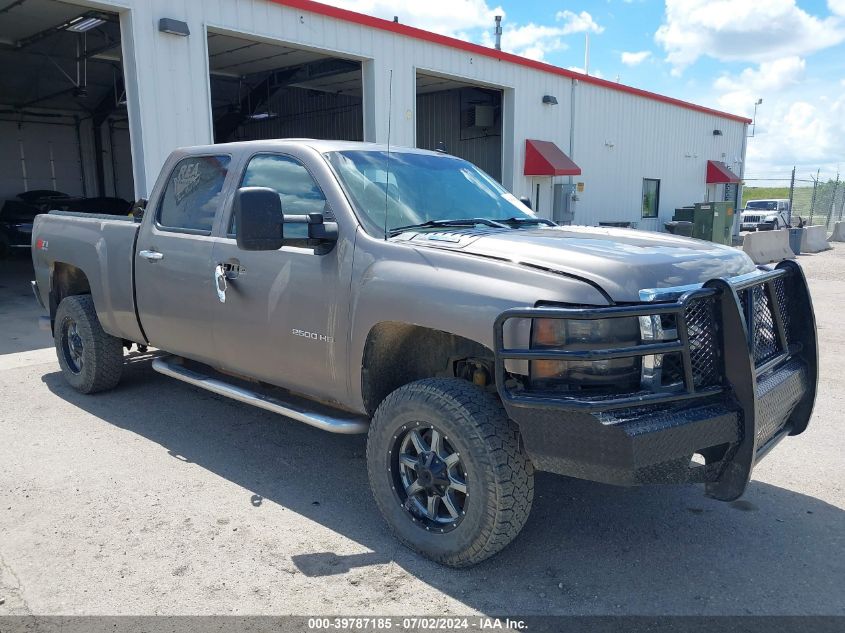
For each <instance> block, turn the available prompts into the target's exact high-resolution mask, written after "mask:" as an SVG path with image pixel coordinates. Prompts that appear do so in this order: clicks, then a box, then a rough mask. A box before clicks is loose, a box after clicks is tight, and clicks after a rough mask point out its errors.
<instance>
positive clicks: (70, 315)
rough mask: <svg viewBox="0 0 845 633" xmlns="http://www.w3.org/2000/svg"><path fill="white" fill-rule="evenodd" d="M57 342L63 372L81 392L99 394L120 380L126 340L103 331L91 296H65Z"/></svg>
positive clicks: (58, 319) (58, 317)
mask: <svg viewBox="0 0 845 633" xmlns="http://www.w3.org/2000/svg"><path fill="white" fill-rule="evenodd" d="M54 342H55V344H56V354H57V356H58V358H59V366H60V367H61V369H62V375H64V377H65V380H67V381H68V383H69V384H70V386H71V387H73V388H74V389H76V390H77V391H80V392H82V393H96V392H97V391H105V390H107V389H111V388H112V387H114V386H115V385H117V383H118V382H120V375H121V373H122V372H123V341H122V340H121V339H119V338H116V337H114V336H111V335H110V334H106V332H104V331H103V327H102V326H101V325H100V320H99V319H98V318H97V312H96V311H95V310H94V301H93V300H92V299H91V296H90V295H77V296H72V297H65V298H64V299H62V302H61V303H60V304H59V308H58V310H56V321H55V326H54Z"/></svg>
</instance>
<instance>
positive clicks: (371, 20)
mask: <svg viewBox="0 0 845 633" xmlns="http://www.w3.org/2000/svg"><path fill="white" fill-rule="evenodd" d="M269 1H270V2H275V3H276V4H281V5H284V6H287V7H291V8H294V9H300V10H302V11H308V12H309V13H317V14H319V15H324V16H326V17H330V18H335V19H338V20H344V21H346V22H353V23H355V24H361V25H363V26H369V27H371V28H374V29H379V30H381V31H389V32H391V33H396V34H398V35H404V36H406V37H412V38H414V39H418V40H424V41H426V42H432V43H434V44H440V45H441V46H448V47H449V48H455V49H458V50H462V51H467V52H468V53H473V54H475V55H483V56H484V57H492V58H493V59H498V60H499V61H504V62H510V63H512V64H517V65H519V66H525V67H526V68H533V69H534V70H540V71H542V72H547V73H551V74H553V75H560V76H561V77H567V78H569V79H577V80H578V81H583V82H584V83H589V84H594V85H596V86H601V87H603V88H607V89H609V90H617V91H619V92H625V93H628V94H632V95H636V96H638V97H642V98H644V99H650V100H652V101H659V102H661V103H668V104H669V105H673V106H677V107H679V108H686V109H687V110H695V111H696V112H703V113H705V114H712V115H714V116H717V117H720V118H723V119H730V120H732V121H739V122H740V123H751V119H749V118H746V117H743V116H739V115H737V114H730V113H728V112H721V111H719V110H714V109H712V108H706V107H704V106H700V105H697V104H695V103H690V102H688V101H682V100H681V99H675V98H674V97H667V96H665V95H661V94H657V93H656V92H649V91H648V90H640V89H639V88H633V87H631V86H626V85H624V84H618V83H616V82H613V81H607V80H606V79H599V78H598V77H593V76H591V75H584V74H582V73H576V72H574V71H571V70H566V69H565V68H560V67H558V66H553V65H551V64H546V63H545V62H538V61H536V60H533V59H528V58H526V57H520V56H519V55H514V54H512V53H505V52H503V51H497V50H496V49H495V48H488V47H486V46H481V45H479V44H473V43H472V42H465V41H464V40H459V39H456V38H454V37H447V36H445V35H439V34H437V33H431V32H430V31H424V30H423V29H418V28H416V27H413V26H408V25H407V24H401V23H398V22H391V21H390V20H384V19H382V18H376V17H373V16H371V15H365V14H363V13H357V12H355V11H350V10H348V9H341V8H339V7H333V6H330V5H327V4H323V3H321V2H314V1H313V0H269Z"/></svg>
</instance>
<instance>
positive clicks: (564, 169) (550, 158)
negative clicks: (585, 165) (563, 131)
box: [523, 139, 581, 176]
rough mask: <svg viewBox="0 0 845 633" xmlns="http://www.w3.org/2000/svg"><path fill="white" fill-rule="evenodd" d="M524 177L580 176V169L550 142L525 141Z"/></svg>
mask: <svg viewBox="0 0 845 633" xmlns="http://www.w3.org/2000/svg"><path fill="white" fill-rule="evenodd" d="M523 173H524V175H526V176H580V175H581V168H580V167H579V166H578V165H576V164H575V162H574V161H573V160H572V159H571V158H569V156H567V155H566V154H564V153H563V150H561V149H560V148H559V147H558V146H557V145H555V144H554V143H552V142H551V141H536V140H532V139H528V140H526V141H525V167H524V169H523Z"/></svg>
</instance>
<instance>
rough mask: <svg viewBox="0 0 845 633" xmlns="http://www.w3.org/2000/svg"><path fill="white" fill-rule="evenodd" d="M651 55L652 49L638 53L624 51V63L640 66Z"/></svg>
mask: <svg viewBox="0 0 845 633" xmlns="http://www.w3.org/2000/svg"><path fill="white" fill-rule="evenodd" d="M650 57H651V51H638V52H636V53H633V52H628V51H624V52H623V53H622V63H623V64H625V65H626V66H638V65H639V64H642V63H643V62H644V61H646V60H647V59H649V58H650Z"/></svg>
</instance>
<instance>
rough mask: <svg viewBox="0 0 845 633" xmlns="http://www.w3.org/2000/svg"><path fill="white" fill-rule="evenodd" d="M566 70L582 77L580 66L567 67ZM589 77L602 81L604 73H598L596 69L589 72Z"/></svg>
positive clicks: (582, 71)
mask: <svg viewBox="0 0 845 633" xmlns="http://www.w3.org/2000/svg"><path fill="white" fill-rule="evenodd" d="M566 70H571V71H572V72H575V73H581V74H582V75H583V74H585V73H584V68H583V67H582V66H567V67H566ZM590 76H591V77H598V78H599V79H604V73H602V71H600V70H598V69H596V70H591V71H590Z"/></svg>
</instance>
